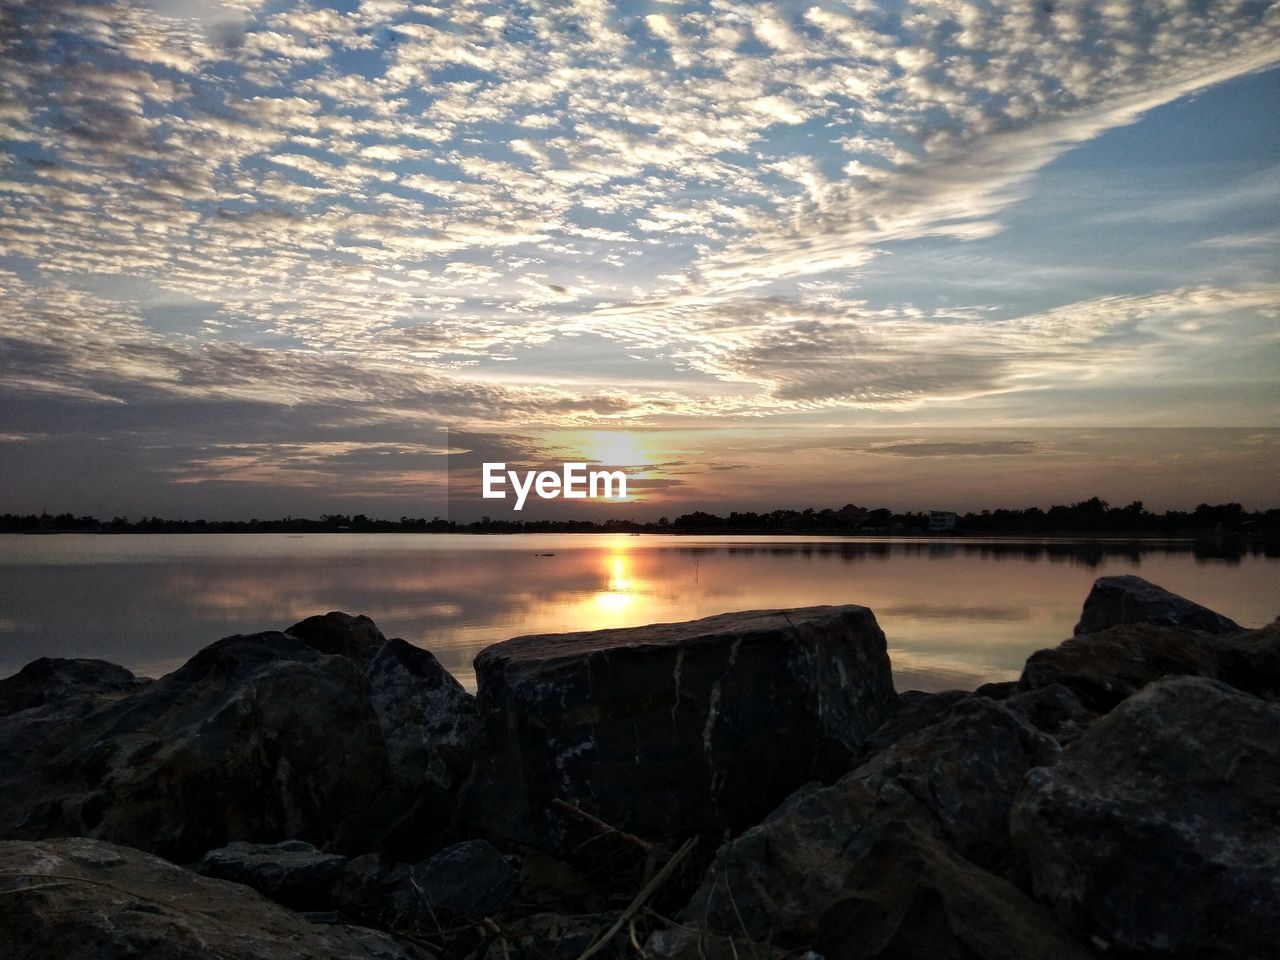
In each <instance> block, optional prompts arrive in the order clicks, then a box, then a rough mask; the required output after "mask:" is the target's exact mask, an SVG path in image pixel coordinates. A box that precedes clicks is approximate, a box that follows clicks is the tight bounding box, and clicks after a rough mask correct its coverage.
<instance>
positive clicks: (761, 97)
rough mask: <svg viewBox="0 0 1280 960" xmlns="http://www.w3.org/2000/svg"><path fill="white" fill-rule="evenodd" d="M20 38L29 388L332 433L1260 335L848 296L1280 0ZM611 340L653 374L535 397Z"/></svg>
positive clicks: (534, 7) (609, 13) (4, 272)
mask: <svg viewBox="0 0 1280 960" xmlns="http://www.w3.org/2000/svg"><path fill="white" fill-rule="evenodd" d="M197 7H199V9H198V10H197V9H196V8H197ZM0 16H2V17H3V26H2V27H0V258H2V259H0V296H3V298H4V301H5V303H6V307H7V308H6V310H5V311H4V312H3V314H0V364H2V366H0V390H6V391H9V392H10V394H11V395H18V394H22V395H24V396H31V395H48V396H50V397H53V398H56V400H57V402H59V403H67V404H72V403H76V404H83V405H87V406H97V407H108V406H112V405H116V406H119V405H126V406H132V407H134V408H135V409H154V408H157V407H161V406H164V405H166V404H169V405H172V404H184V405H187V406H188V407H190V406H191V405H200V404H204V405H207V406H208V409H209V410H210V411H214V412H210V413H208V415H207V416H208V418H209V419H208V422H210V423H213V422H215V421H216V422H218V423H220V424H221V426H220V427H219V429H220V430H221V431H222V437H221V439H222V440H224V441H226V442H236V441H238V440H240V439H243V437H242V435H241V432H240V431H241V429H242V428H239V427H237V426H236V425H235V423H234V422H233V420H232V419H231V418H230V417H226V418H223V419H221V420H219V418H218V415H217V413H216V411H215V408H216V407H217V406H218V405H224V406H226V405H241V406H242V407H243V405H253V406H255V407H273V408H276V409H281V410H284V409H289V410H293V411H294V412H295V416H294V418H293V421H292V422H293V428H294V429H295V430H299V431H301V432H302V433H303V434H307V436H306V437H305V441H306V442H311V441H312V440H314V441H315V442H317V443H319V442H321V441H322V440H323V441H325V442H328V441H329V440H331V439H332V438H330V437H321V436H320V435H319V434H320V433H321V432H323V431H326V430H329V431H332V430H335V429H339V428H342V427H344V426H352V427H355V426H359V427H361V428H363V429H366V430H374V429H376V428H379V427H380V426H386V425H394V424H403V423H411V424H415V425H430V426H432V427H435V428H438V427H441V426H444V425H458V424H467V425H470V426H471V427H473V428H476V429H500V428H501V427H502V425H503V424H505V423H509V422H512V420H516V421H518V422H522V423H530V424H536V423H547V424H564V423H570V424H573V423H601V422H617V423H631V422H649V421H653V420H655V419H661V418H668V417H706V416H722V417H755V416H761V415H765V414H775V413H794V412H795V411H804V410H807V409H811V408H818V407H833V406H834V407H841V406H843V407H861V408H868V409H876V408H890V407H904V406H906V407H921V406H926V405H929V404H944V405H945V404H955V403H962V402H964V401H966V400H971V399H973V398H976V397H990V396H1000V395H1004V394H1008V393H1017V392H1020V391H1027V390H1032V389H1034V390H1044V389H1047V388H1049V387H1052V386H1053V385H1054V384H1060V383H1064V382H1066V383H1074V382H1076V381H1078V380H1080V379H1081V378H1090V377H1092V378H1097V377H1102V376H1105V375H1106V372H1107V371H1108V370H1118V369H1119V368H1121V367H1123V368H1124V370H1125V372H1126V373H1132V372H1133V371H1135V370H1136V371H1138V373H1139V374H1140V375H1142V376H1147V377H1149V378H1157V377H1159V376H1162V375H1166V374H1168V372H1169V371H1170V370H1173V369H1177V368H1178V367H1179V364H1182V365H1184V366H1185V365H1186V363H1187V358H1188V357H1190V356H1193V355H1194V354H1195V352H1196V351H1207V352H1208V353H1212V352H1213V350H1214V349H1215V348H1216V346H1219V345H1221V344H1222V343H1223V342H1224V341H1225V340H1227V339H1230V338H1232V337H1234V338H1237V339H1240V338H1243V339H1244V341H1247V342H1255V341H1256V342H1257V343H1259V344H1266V343H1269V342H1271V341H1269V340H1268V339H1267V338H1268V336H1269V334H1268V333H1267V325H1268V323H1269V322H1270V320H1271V319H1273V315H1272V314H1271V313H1269V312H1268V311H1271V310H1272V309H1273V308H1274V304H1275V302H1276V300H1277V292H1278V291H1277V287H1276V285H1275V283H1274V282H1271V281H1273V280H1274V277H1271V278H1267V277H1257V276H1237V277H1235V278H1225V279H1224V278H1221V277H1219V278H1215V279H1214V281H1213V282H1212V283H1208V282H1206V283H1203V284H1202V283H1199V282H1198V281H1191V282H1189V283H1188V284H1184V285H1173V286H1169V287H1168V288H1164V289H1158V290H1147V291H1145V292H1138V293H1134V292H1132V291H1128V292H1126V293H1124V294H1123V295H1116V296H1108V297H1091V298H1088V299H1080V300H1078V301H1077V302H1074V303H1070V302H1064V303H1062V304H1061V305H1060V306H1058V307H1056V308H1054V309H1051V310H1048V311H1045V310H1038V311H1019V310H1017V309H1016V308H1012V307H1010V306H1009V305H999V304H997V305H991V304H974V305H970V306H957V307H955V308H954V309H929V310H925V309H919V308H917V307H915V306H913V305H911V304H909V303H899V304H885V303H870V302H868V301H867V300H866V299H865V298H864V297H862V296H860V295H859V291H858V277H859V271H860V270H861V269H863V268H864V267H866V265H867V264H869V263H871V262H873V261H874V260H875V259H876V258H877V257H878V256H880V251H881V250H882V249H883V248H884V246H885V245H886V244H892V243H901V242H905V241H913V240H920V239H922V238H942V239H949V240H952V241H956V242H963V241H967V240H974V239H980V238H983V237H990V236H992V235H993V234H996V233H998V232H999V231H1000V230H1001V229H1002V225H1003V221H1002V217H1003V216H1004V215H1005V214H1006V213H1007V211H1008V210H1009V208H1010V206H1011V205H1012V204H1014V203H1016V202H1017V201H1018V200H1019V199H1020V198H1021V197H1023V196H1024V195H1025V193H1026V192H1027V190H1028V189H1029V188H1028V183H1029V180H1030V178H1032V176H1033V175H1034V174H1035V173H1036V172H1037V171H1039V170H1041V169H1042V168H1043V167H1045V165H1046V164H1049V163H1050V162H1051V161H1053V160H1054V159H1056V158H1058V157H1059V156H1061V155H1062V154H1063V153H1064V152H1065V151H1067V150H1069V149H1070V148H1072V147H1074V146H1076V145H1078V144H1081V143H1085V142H1087V141H1089V140H1091V139H1094V138H1096V137H1098V136H1099V135H1101V134H1103V133H1105V132H1106V131H1108V130H1110V129H1114V128H1116V127H1118V126H1122V125H1126V124H1130V123H1133V122H1134V121H1135V120H1137V119H1138V118H1139V117H1141V116H1142V115H1143V114H1144V113H1145V112H1147V111H1150V110H1152V109H1153V108H1155V107H1158V106H1160V105H1162V104H1166V103H1169V102H1170V101H1173V100H1175V99H1177V98H1180V97H1183V96H1185V95H1187V94H1189V93H1192V92H1195V91H1198V90H1202V89H1205V88H1207V87H1210V86H1213V85H1215V84H1219V83H1221V82H1222V81H1224V80H1227V79H1230V78H1232V77H1236V76H1240V75H1243V74H1248V73H1250V72H1254V71H1258V70H1261V69H1264V68H1267V67H1269V66H1273V65H1274V64H1275V63H1276V61H1277V59H1280V14H1278V12H1277V7H1276V5H1275V4H1274V3H1261V2H1225V3H1214V4H1203V5H1199V4H1165V5H1160V4H1156V5H1153V4H1146V3H1138V2H1136V0H1135V2H1130V0H1107V2H1104V3H1093V2H1089V3H1086V2H1070V0H1062V2H1056V3H1053V4H1027V3H1020V2H1019V3H982V4H978V3H965V2H956V3H946V4H939V3H925V2H919V3H916V2H903V3H893V4H881V5H877V4H870V3H851V4H847V5H823V6H817V5H805V4H791V3H778V4H754V3H752V4H748V3H733V2H726V0H717V2H714V3H697V2H689V3H671V4H664V5H662V7H661V8H660V9H657V10H645V11H641V12H640V13H639V14H638V15H636V16H628V15H624V14H623V13H621V12H619V10H618V9H615V8H614V7H613V6H612V5H609V4H603V3H599V2H594V0H581V2H555V3H550V2H542V0H533V2H529V3H522V4H519V5H512V4H507V3H481V2H471V0H459V2H456V3H450V4H447V5H441V6H437V7H427V6H423V5H413V4H409V3H402V2H397V0H364V2H361V3H358V4H354V5H353V6H352V8H351V9H350V10H346V11H337V10H330V9H317V8H314V7H312V6H311V5H309V4H305V3H299V4H294V5H290V4H286V3H271V4H263V3H258V2H255V0H243V2H229V0H228V2H223V3H217V4H209V5H195V4H187V3H183V2H168V0H153V2H151V3H146V4H143V3H130V2H126V0H96V2H93V3H87V2H86V3H80V2H73V0H49V2H42V3H24V2H15V0H0ZM1239 236H1240V237H1244V238H1246V239H1245V240H1233V241H1232V242H1233V243H1248V242H1251V241H1248V240H1247V238H1248V237H1250V236H1253V235H1252V234H1247V233H1245V234H1240V235H1239ZM1256 236H1257V237H1260V238H1262V239H1261V240H1259V242H1268V243H1269V242H1272V240H1273V233H1268V232H1266V231H1261V232H1258V233H1257V234H1256ZM1268 238H1271V239H1268ZM1223 243H1224V244H1225V243H1226V241H1223ZM1223 249H1228V250H1229V249H1231V247H1230V246H1229V245H1227V246H1224V247H1223ZM1228 279H1232V281H1233V282H1227V280H1228ZM583 334H592V335H595V336H596V337H597V338H598V342H600V343H603V344H607V345H612V347H613V348H616V350H617V351H618V353H619V354H628V355H630V354H634V352H635V351H636V350H637V349H638V348H643V349H645V350H648V351H650V353H648V354H646V356H650V357H652V358H655V359H653V360H652V362H651V363H650V366H649V367H648V368H643V366H642V364H641V363H640V362H639V361H637V368H636V372H635V375H634V376H621V377H619V376H614V375H611V376H609V377H605V376H601V377H600V378H599V379H598V382H597V383H589V384H586V386H585V387H584V384H583V382H582V381H581V379H578V380H575V381H574V382H558V381H557V380H556V378H555V377H540V376H539V367H538V363H537V361H536V360H534V359H528V358H531V357H536V356H538V355H540V354H539V351H543V352H545V351H547V350H554V349H555V346H556V344H557V343H559V342H562V340H563V338H566V337H572V336H579V335H583ZM655 371H656V372H655ZM23 409H24V410H30V409H31V408H30V406H29V405H27V406H24V407H23ZM304 414H305V415H304ZM4 426H5V427H6V428H7V429H10V430H12V431H14V432H17V433H21V432H24V431H26V430H29V429H33V426H32V425H31V424H23V423H9V424H5V425H4ZM391 434H393V435H395V437H399V434H396V433H395V431H394V430H392V431H391ZM309 449H311V453H308V454H307V458H306V462H307V464H308V466H306V468H305V469H307V470H310V469H311V466H310V465H309V464H310V462H311V460H312V459H314V457H326V456H333V457H336V456H338V453H337V452H336V449H335V448H329V447H324V446H319V447H315V448H309ZM1008 452H1017V451H1008ZM1024 452H1025V451H1024ZM899 455H913V454H901V453H900V454H899ZM914 455H919V454H914ZM226 456H227V457H235V458H244V457H249V458H251V460H252V462H257V460H253V459H252V458H259V459H260V454H259V453H256V452H252V453H251V452H243V451H242V452H240V453H235V454H226ZM344 456H345V455H344ZM291 458H294V457H293V454H291ZM295 459H296V458H295ZM218 461H219V457H213V458H206V459H205V460H203V461H202V462H203V463H204V464H205V465H206V466H216V465H217V462H218ZM235 462H236V463H242V464H243V463H248V462H250V461H246V460H242V459H237V460H236V461H235ZM221 464H222V466H221V467H219V468H218V469H219V470H222V471H223V474H225V469H224V468H226V469H230V468H231V467H233V466H234V464H233V463H232V462H231V461H228V460H226V459H222V460H221ZM302 469H303V468H302V467H301V466H300V467H299V470H300V471H301V470H302ZM308 475H310V474H308Z"/></svg>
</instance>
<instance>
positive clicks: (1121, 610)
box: [1074, 575, 1241, 635]
mask: <svg viewBox="0 0 1280 960" xmlns="http://www.w3.org/2000/svg"><path fill="white" fill-rule="evenodd" d="M1133 623H1143V624H1150V625H1152V626H1157V627H1181V628H1183V629H1186V630H1200V631H1203V632H1204V633H1238V632H1239V631H1240V630H1241V627H1240V625H1239V624H1238V623H1235V622H1234V621H1232V620H1228V619H1227V618H1226V617H1224V616H1223V615H1222V614H1220V613H1215V612H1214V611H1212V610H1210V609H1208V608H1207V607H1202V606H1200V604H1198V603H1192V602H1191V601H1190V600H1187V599H1185V598H1183V597H1180V596H1178V595H1177V594H1176V593H1170V592H1169V591H1168V590H1165V589H1164V588H1163V587H1158V586H1156V585H1155V584H1154V583H1149V582H1148V581H1146V580H1143V579H1142V578H1141V577H1135V576H1133V575H1126V576H1122V577H1100V578H1098V580H1096V581H1095V582H1094V584H1093V589H1092V590H1090V591H1089V596H1088V598H1086V600H1085V602H1084V609H1083V610H1082V611H1081V613H1080V622H1079V623H1077V624H1076V628H1075V631H1074V632H1075V633H1076V634H1077V635H1079V634H1082V633H1098V632H1099V631H1102V630H1106V629H1107V628H1108V627H1115V626H1120V625H1121V624H1133Z"/></svg>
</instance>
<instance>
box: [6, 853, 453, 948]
mask: <svg viewBox="0 0 1280 960" xmlns="http://www.w3.org/2000/svg"><path fill="white" fill-rule="evenodd" d="M0 956H3V957H5V958H6V960H105V958H115V957H147V958H150V960H362V958H369V960H428V957H429V955H428V954H426V953H425V952H424V951H422V950H420V949H419V948H417V947H415V946H413V945H411V944H408V943H404V942H401V941H398V940H396V939H395V938H393V937H391V936H389V935H387V934H385V933H379V932H377V931H374V930H368V929H364V928H360V927H352V926H344V925H325V926H320V925H315V924H311V923H308V922H307V921H306V920H304V919H303V918H301V917H300V916H298V915H297V914H294V913H291V912H290V911H288V910H286V909H284V908H283V907H280V906H277V905H276V904H274V903H271V902H270V901H268V900H266V899H264V898H262V897H261V896H259V895H258V894H256V893H254V892H253V891H252V890H249V889H247V888H245V887H242V886H239V885H237V884H232V883H226V882H224V881H221V880H212V879H208V878H206V877H201V876H199V875H197V874H195V873H192V872H191V871H189V870H183V869H182V868H181V867H176V866H174V865H173V864H171V863H167V862H165V861H164V860H161V859H160V858H158V857H154V856H150V855H148V854H145V853H141V852H139V851H137V850H131V849H128V848H126V847H118V846H114V845H112V844H107V843H101V842H98V841H94V840H84V839H62V840H43V841H35V842H0Z"/></svg>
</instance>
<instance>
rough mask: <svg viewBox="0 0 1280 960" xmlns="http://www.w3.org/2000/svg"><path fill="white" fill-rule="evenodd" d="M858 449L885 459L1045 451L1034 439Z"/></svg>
mask: <svg viewBox="0 0 1280 960" xmlns="http://www.w3.org/2000/svg"><path fill="white" fill-rule="evenodd" d="M850 449H858V450H860V451H861V452H864V453H874V454H877V455H879V456H884V457H947V458H951V457H1025V456H1031V455H1034V454H1038V453H1041V452H1042V447H1041V445H1040V444H1039V443H1037V442H1036V441H1034V440H948V441H940V440H891V441H886V442H884V443H873V444H870V445H868V446H866V447H860V448H850Z"/></svg>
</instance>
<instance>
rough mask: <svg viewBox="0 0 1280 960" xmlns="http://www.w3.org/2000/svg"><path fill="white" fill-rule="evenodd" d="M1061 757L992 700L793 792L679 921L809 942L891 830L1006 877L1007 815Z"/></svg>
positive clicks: (960, 709) (738, 841) (862, 876)
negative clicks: (905, 831) (1029, 782)
mask: <svg viewBox="0 0 1280 960" xmlns="http://www.w3.org/2000/svg"><path fill="white" fill-rule="evenodd" d="M1058 752H1059V750H1058V747H1057V745H1056V744H1055V743H1054V742H1053V741H1052V740H1051V739H1050V738H1048V737H1047V736H1045V735H1044V734H1042V733H1040V732H1039V731H1037V730H1035V729H1034V728H1032V727H1031V726H1030V725H1029V724H1028V723H1026V721H1024V720H1023V719H1022V718H1020V717H1019V716H1017V715H1016V714H1015V713H1013V712H1012V711H1010V710H1008V709H1006V708H1005V707H1004V706H1003V705H1001V704H999V703H996V702H995V701H993V700H989V699H987V698H985V697H972V698H970V699H967V700H964V701H961V702H960V703H958V704H956V705H955V706H954V707H953V708H952V710H951V712H950V713H949V715H948V716H947V718H946V719H945V720H944V721H942V722H941V723H937V724H934V725H933V726H930V727H926V728H925V729H923V730H919V731H917V732H916V733H913V734H911V735H909V736H907V737H904V738H903V739H901V740H899V741H898V742H897V743H895V744H894V745H893V746H891V747H889V748H888V749H887V750H885V751H884V752H883V753H880V754H878V755H877V756H876V757H874V758H873V759H872V760H870V761H869V762H867V763H865V764H863V765H862V766H861V767H859V768H858V769H857V770H855V771H853V772H852V773H850V774H848V775H847V776H845V777H844V778H842V779H841V780H840V781H839V782H837V783H835V784H833V785H832V786H830V787H819V786H817V785H812V786H809V787H806V788H803V789H801V790H799V791H797V792H796V793H794V794H792V795H791V796H790V797H788V798H787V800H786V802H785V803H784V804H783V805H782V806H781V807H779V808H778V809H777V810H775V811H774V812H773V813H772V814H770V815H769V817H768V818H767V819H766V820H764V822H763V823H761V824H760V825H758V826H756V827H754V828H752V829H750V830H748V831H746V832H745V833H743V834H742V835H741V836H739V837H736V838H734V839H733V840H731V841H729V842H728V843H727V844H725V845H724V846H723V847H721V848H720V851H719V853H718V854H717V855H716V859H715V862H714V863H713V864H712V865H711V868H710V869H709V870H708V872H707V875H706V878H705V879H704V881H703V883H702V886H701V887H700V888H699V890H698V892H697V893H696V894H695V895H694V897H693V899H692V900H691V901H690V903H689V905H688V907H687V908H686V909H685V911H684V913H683V914H682V917H683V918H684V919H685V920H686V921H688V922H691V923H697V924H700V925H702V926H704V927H706V928H707V929H710V930H713V931H719V932H724V933H730V934H734V935H738V934H741V935H745V936H747V937H748V938H750V939H752V940H770V942H778V943H786V944H793V945H799V944H808V943H812V942H813V940H814V939H815V938H816V937H817V936H818V932H819V930H820V929H821V924H822V920H823V917H824V916H826V914H827V912H828V910H830V909H831V908H832V907H834V906H835V905H836V904H837V903H838V902H839V901H840V900H841V899H842V898H843V897H844V895H845V893H846V891H847V890H849V889H850V888H851V886H855V887H856V886H858V885H865V884H868V883H872V882H873V881H874V880H875V877H876V875H877V868H875V867H874V866H868V862H869V861H868V858H869V857H871V856H872V851H873V850H874V848H875V844H876V841H877V839H878V838H879V837H880V836H881V834H882V833H883V832H884V831H885V830H886V829H888V828H889V826H890V825H892V824H909V825H910V826H911V827H912V828H913V829H914V830H915V831H916V832H918V833H919V834H920V835H921V836H926V837H933V838H934V839H936V840H938V841H940V842H943V843H946V844H948V845H950V846H952V847H954V848H955V849H956V850H957V851H958V852H959V853H960V854H962V855H963V856H965V857H967V858H968V859H969V860H970V861H971V862H972V863H973V864H977V865H985V866H989V867H992V868H1000V867H1002V866H1004V865H1005V864H1006V862H1007V861H1008V859H1009V843H1008V827H1007V823H1008V813H1009V808H1010V806H1011V805H1012V803H1013V799H1014V797H1015V796H1016V795H1017V792H1018V790H1019V788H1020V787H1021V784H1022V780H1023V777H1024V776H1025V774H1026V772H1027V770H1028V769H1030V768H1032V767H1035V766H1039V765H1042V764H1045V763H1050V762H1052V761H1053V760H1054V758H1055V757H1056V756H1057V755H1058ZM974 869H975V870H976V869H977V867H976V866H975V867H974ZM779 938H780V939H779Z"/></svg>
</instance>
